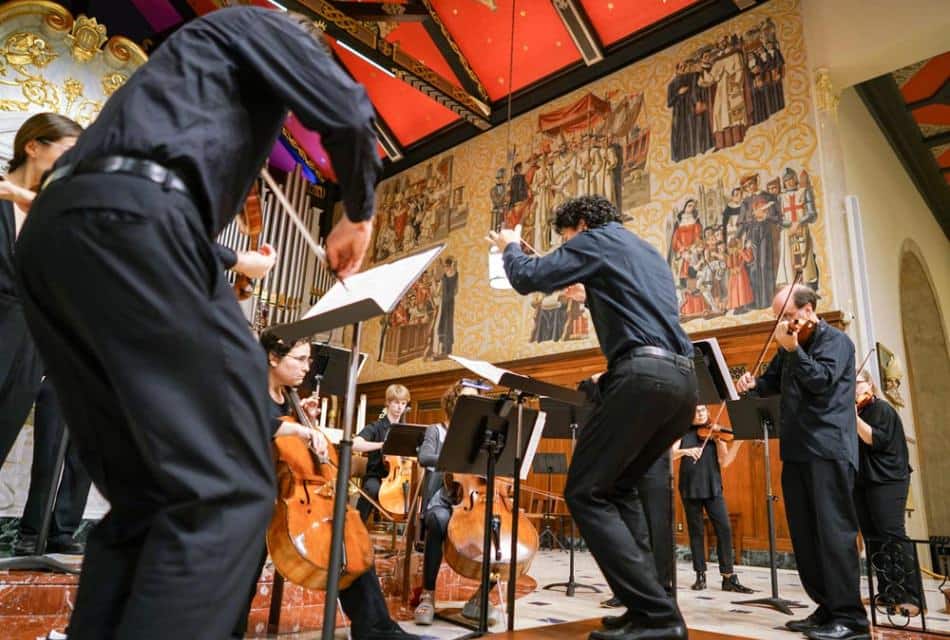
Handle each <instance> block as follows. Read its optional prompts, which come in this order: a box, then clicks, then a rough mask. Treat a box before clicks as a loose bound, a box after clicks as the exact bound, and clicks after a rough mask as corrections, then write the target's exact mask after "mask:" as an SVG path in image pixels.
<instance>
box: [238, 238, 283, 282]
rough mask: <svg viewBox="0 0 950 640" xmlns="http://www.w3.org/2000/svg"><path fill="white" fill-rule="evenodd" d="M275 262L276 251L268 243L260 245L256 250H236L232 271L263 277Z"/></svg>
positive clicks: (252, 276) (251, 276)
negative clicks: (235, 259)
mask: <svg viewBox="0 0 950 640" xmlns="http://www.w3.org/2000/svg"><path fill="white" fill-rule="evenodd" d="M276 263H277V252H276V251H275V250H274V248H273V247H272V246H270V245H269V244H264V245H261V248H260V249H258V250H257V251H238V252H237V263H236V264H235V265H234V266H233V267H232V269H233V270H234V271H237V272H239V273H243V274H244V275H246V276H248V277H249V278H256V279H259V278H263V277H264V276H266V275H267V274H268V272H269V271H270V270H271V269H272V268H273V267H274V264H276Z"/></svg>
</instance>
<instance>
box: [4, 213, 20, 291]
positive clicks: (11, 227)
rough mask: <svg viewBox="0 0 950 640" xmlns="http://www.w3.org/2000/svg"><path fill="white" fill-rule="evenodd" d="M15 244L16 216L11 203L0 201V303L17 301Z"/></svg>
mask: <svg viewBox="0 0 950 640" xmlns="http://www.w3.org/2000/svg"><path fill="white" fill-rule="evenodd" d="M15 243H16V216H15V215H14V213H13V203H12V202H10V201H9V200H0V301H3V302H7V301H14V300H16V299H17V289H16V271H14V269H13V245H14V244H15ZM8 299H9V300H8Z"/></svg>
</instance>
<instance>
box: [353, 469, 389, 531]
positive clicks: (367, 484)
mask: <svg viewBox="0 0 950 640" xmlns="http://www.w3.org/2000/svg"><path fill="white" fill-rule="evenodd" d="M382 484H383V481H382V478H377V477H376V476H366V477H365V478H363V485H362V489H363V491H365V492H366V493H367V495H369V497H371V498H372V499H373V500H375V501H376V502H379V488H380V487H381V486H382ZM375 508H376V507H374V506H373V504H372V503H371V502H370V501H369V500H367V499H366V498H364V497H363V496H360V499H359V500H357V501H356V510H357V511H359V512H360V517H361V518H362V519H363V522H366V521H367V520H369V517H370V516H371V515H372V513H373V510H374V509H375Z"/></svg>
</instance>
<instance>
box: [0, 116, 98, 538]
mask: <svg viewBox="0 0 950 640" xmlns="http://www.w3.org/2000/svg"><path fill="white" fill-rule="evenodd" d="M80 133H82V127H80V126H79V124H77V123H76V122H73V121H72V120H70V119H69V118H67V117H65V116H61V115H59V114H57V113H38V114H36V115H33V116H30V117H29V118H27V119H26V120H25V121H24V122H23V124H22V125H21V126H20V128H19V129H18V130H17V133H16V135H15V136H14V140H13V158H12V159H11V160H10V164H9V167H8V173H7V175H6V176H5V178H4V179H2V180H0V345H3V348H0V466H2V465H3V463H4V462H5V461H6V459H7V456H8V455H10V450H11V449H12V448H13V445H14V443H15V442H16V439H17V437H18V436H19V434H20V430H21V429H22V428H23V423H24V422H25V421H26V418H27V416H28V415H29V412H30V407H31V406H33V404H34V402H35V403H36V410H35V412H34V420H33V464H32V466H31V468H30V489H29V493H28V495H27V499H26V504H25V505H24V508H23V515H22V517H21V518H20V525H19V530H18V532H17V539H16V542H14V544H13V553H14V554H15V555H32V554H34V553H36V551H37V549H36V542H37V539H38V537H39V532H40V528H41V527H42V522H43V509H44V506H45V504H46V498H47V492H48V490H49V486H50V479H51V477H52V475H53V474H54V473H57V472H58V469H55V468H54V467H55V466H56V452H57V449H58V448H59V444H60V442H61V441H62V437H63V429H64V426H63V420H62V417H61V415H60V410H59V403H58V402H57V400H56V392H55V390H54V389H53V385H52V383H51V382H50V381H49V380H43V363H42V361H41V359H40V356H39V353H38V352H37V350H36V346H35V344H34V343H33V338H32V337H31V335H30V332H29V330H28V327H27V324H26V319H25V317H24V315H23V307H22V305H21V303H20V297H19V294H18V292H17V286H16V278H15V273H14V266H13V247H14V243H15V242H16V238H17V235H18V234H19V232H20V228H21V226H22V225H23V222H25V220H26V215H27V211H28V210H29V208H30V204H31V203H32V201H33V198H34V197H35V191H34V190H35V189H36V188H38V186H39V182H40V176H42V175H43V173H45V172H46V171H48V170H49V168H50V167H52V166H53V163H54V162H56V160H57V159H58V158H59V157H60V156H61V155H62V154H63V153H64V152H65V151H66V150H67V149H69V148H70V147H71V146H72V145H73V144H75V142H76V138H77V137H78V136H79V134H80ZM89 485H90V479H89V475H88V474H87V473H86V471H85V469H83V467H82V464H81V463H80V461H79V455H78V453H77V452H76V447H75V445H73V444H72V443H70V445H69V447H68V449H67V452H66V464H65V466H64V467H63V476H62V482H61V483H60V485H59V490H58V491H57V494H56V507H55V510H54V511H53V518H52V520H51V521H50V530H49V538H48V541H47V544H46V551H48V552H53V553H70V554H80V553H82V552H83V545H82V544H81V543H79V542H77V541H75V540H74V539H73V534H75V533H76V529H78V528H79V524H80V522H82V512H83V509H85V506H86V498H87V496H88V495H89Z"/></svg>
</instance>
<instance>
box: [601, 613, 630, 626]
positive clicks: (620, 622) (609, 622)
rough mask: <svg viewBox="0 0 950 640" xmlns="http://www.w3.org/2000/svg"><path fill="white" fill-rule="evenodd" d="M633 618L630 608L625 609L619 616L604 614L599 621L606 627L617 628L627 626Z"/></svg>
mask: <svg viewBox="0 0 950 640" xmlns="http://www.w3.org/2000/svg"><path fill="white" fill-rule="evenodd" d="M633 620H634V616H633V612H632V611H630V609H627V610H626V611H625V612H624V613H622V614H620V615H619V616H604V617H603V618H601V619H600V623H601V624H602V625H604V627H605V628H607V629H619V628H620V627H625V626H627V625H628V624H630V623H631V622H633Z"/></svg>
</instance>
